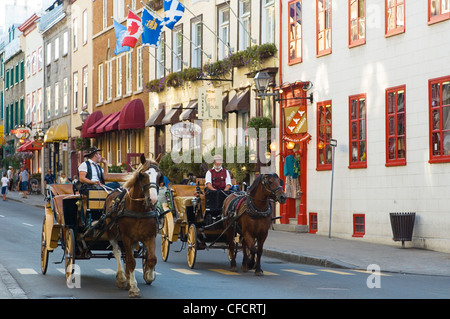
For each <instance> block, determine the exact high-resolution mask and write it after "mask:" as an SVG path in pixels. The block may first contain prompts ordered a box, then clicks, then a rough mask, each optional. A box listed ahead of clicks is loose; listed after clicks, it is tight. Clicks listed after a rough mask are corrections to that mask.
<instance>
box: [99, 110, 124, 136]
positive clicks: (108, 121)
mask: <svg viewBox="0 0 450 319" xmlns="http://www.w3.org/2000/svg"><path fill="white" fill-rule="evenodd" d="M119 114H120V112H115V113H111V114H109V115H107V116H108V118H107V119H106V120H105V121H104V122H103V123H102V124H101V125H99V126H98V127H97V133H99V134H102V133H105V132H108V131H110V130H107V129H106V128H107V127H108V126H109V124H111V122H112V121H114V119H115V118H116V117H118V116H119Z"/></svg>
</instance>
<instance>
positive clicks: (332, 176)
mask: <svg viewBox="0 0 450 319" xmlns="http://www.w3.org/2000/svg"><path fill="white" fill-rule="evenodd" d="M330 146H331V147H332V148H333V155H332V158H331V193H330V223H329V225H328V238H331V214H332V212H333V182H334V155H335V153H336V146H337V140H335V139H330Z"/></svg>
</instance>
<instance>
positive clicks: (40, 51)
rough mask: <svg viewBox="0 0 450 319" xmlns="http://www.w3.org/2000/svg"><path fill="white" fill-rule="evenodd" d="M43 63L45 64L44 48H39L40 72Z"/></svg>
mask: <svg viewBox="0 0 450 319" xmlns="http://www.w3.org/2000/svg"><path fill="white" fill-rule="evenodd" d="M43 63H44V57H43V49H42V47H39V49H38V69H39V71H40V70H42V66H43Z"/></svg>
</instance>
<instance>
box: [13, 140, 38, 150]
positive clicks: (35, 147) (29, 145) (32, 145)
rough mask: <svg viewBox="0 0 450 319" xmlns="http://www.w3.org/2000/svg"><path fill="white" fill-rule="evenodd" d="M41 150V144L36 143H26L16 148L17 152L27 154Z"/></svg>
mask: <svg viewBox="0 0 450 319" xmlns="http://www.w3.org/2000/svg"><path fill="white" fill-rule="evenodd" d="M40 149H42V143H40V142H38V141H34V140H33V141H26V142H25V143H24V144H22V145H20V146H19V147H18V148H17V152H28V151H36V150H40Z"/></svg>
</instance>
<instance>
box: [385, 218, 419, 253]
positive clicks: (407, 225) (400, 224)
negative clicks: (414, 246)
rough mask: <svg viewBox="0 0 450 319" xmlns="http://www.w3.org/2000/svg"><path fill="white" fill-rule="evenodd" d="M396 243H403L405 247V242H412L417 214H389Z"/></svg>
mask: <svg viewBox="0 0 450 319" xmlns="http://www.w3.org/2000/svg"><path fill="white" fill-rule="evenodd" d="M389 215H390V217H391V227H392V233H393V236H394V238H393V240H394V241H401V242H402V247H405V241H411V240H412V233H413V228H414V220H415V218H416V213H389Z"/></svg>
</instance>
